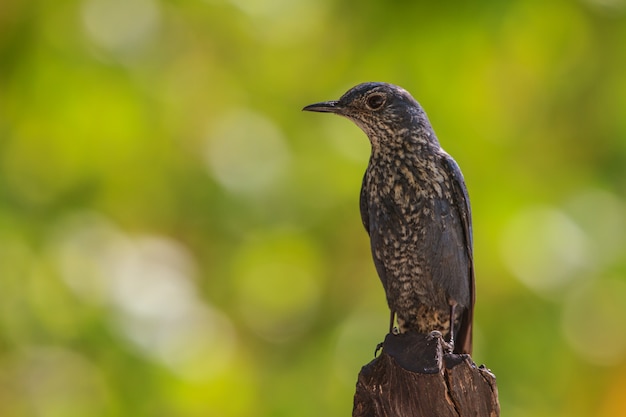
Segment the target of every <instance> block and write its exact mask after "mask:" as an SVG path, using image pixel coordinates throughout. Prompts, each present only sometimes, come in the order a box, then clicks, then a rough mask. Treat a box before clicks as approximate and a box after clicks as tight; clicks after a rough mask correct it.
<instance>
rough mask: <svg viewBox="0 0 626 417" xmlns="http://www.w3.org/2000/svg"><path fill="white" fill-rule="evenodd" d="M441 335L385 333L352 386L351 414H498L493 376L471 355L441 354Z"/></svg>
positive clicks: (427, 416)
mask: <svg viewBox="0 0 626 417" xmlns="http://www.w3.org/2000/svg"><path fill="white" fill-rule="evenodd" d="M442 342H443V341H442V339H441V336H440V335H424V334H421V333H415V332H409V333H403V334H398V335H394V334H388V335H387V337H386V338H385V342H384V343H383V347H382V353H381V354H380V356H378V357H377V358H375V359H374V360H373V361H372V362H370V363H369V364H367V365H365V366H364V367H363V368H362V369H361V372H360V373H359V377H358V380H357V384H356V393H355V394H354V408H353V410H352V416H353V417H448V416H449V417H465V416H477V417H498V416H499V415H500V405H499V403H498V388H497V386H496V378H495V376H494V375H493V374H492V373H491V371H489V370H488V369H487V368H485V367H484V366H482V365H481V366H480V367H477V366H476V364H474V362H473V361H472V358H471V357H470V356H469V355H457V354H448V353H446V354H444V353H443V351H444V350H443V346H442Z"/></svg>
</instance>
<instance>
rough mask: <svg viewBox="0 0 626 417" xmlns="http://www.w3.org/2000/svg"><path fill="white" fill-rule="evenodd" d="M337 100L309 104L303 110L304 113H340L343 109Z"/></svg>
mask: <svg viewBox="0 0 626 417" xmlns="http://www.w3.org/2000/svg"><path fill="white" fill-rule="evenodd" d="M338 103H339V102H338V101H337V100H333V101H322V102H321V103H315V104H309V105H308V106H306V107H305V108H303V109H302V110H304V111H316V112H319V113H339V112H340V111H341V109H342V107H341V106H339V104H338Z"/></svg>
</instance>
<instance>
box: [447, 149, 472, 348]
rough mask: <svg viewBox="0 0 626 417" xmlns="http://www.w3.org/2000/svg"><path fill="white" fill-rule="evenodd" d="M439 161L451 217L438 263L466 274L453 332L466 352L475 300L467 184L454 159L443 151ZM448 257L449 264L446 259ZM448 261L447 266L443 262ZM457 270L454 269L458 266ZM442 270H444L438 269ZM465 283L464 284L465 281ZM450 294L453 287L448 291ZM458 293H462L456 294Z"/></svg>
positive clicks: (456, 273) (448, 272)
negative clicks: (460, 311) (446, 180)
mask: <svg viewBox="0 0 626 417" xmlns="http://www.w3.org/2000/svg"><path fill="white" fill-rule="evenodd" d="M442 165H443V168H444V170H445V171H446V173H447V174H448V177H449V178H450V183H451V190H450V191H451V194H452V204H450V203H447V204H448V205H449V206H450V207H449V209H450V210H449V215H450V216H451V218H452V221H451V222H450V224H449V225H450V226H452V227H448V230H444V233H442V234H441V236H442V242H440V244H441V247H442V248H447V249H442V250H443V252H442V256H444V258H443V259H441V261H443V262H442V263H441V264H440V265H442V267H443V268H446V269H447V271H445V274H444V276H460V277H463V276H465V277H467V280H468V282H466V283H461V285H460V286H459V283H458V282H457V283H456V288H462V290H461V291H465V290H463V288H467V290H468V291H469V299H468V301H469V304H468V305H466V309H465V312H464V315H463V317H462V318H461V327H460V329H459V331H458V332H457V334H456V341H455V346H457V347H456V348H455V352H456V353H469V354H471V352H472V321H473V316H474V302H475V297H476V296H475V282H474V255H473V237H472V213H471V208H470V203H469V196H468V194H467V187H466V186H465V180H464V179H463V174H462V173H461V170H460V169H459V166H458V165H457V163H456V162H455V161H454V159H452V157H451V156H449V155H448V154H444V157H443V158H442ZM449 261H451V264H448V262H449ZM446 264H448V266H446ZM459 268H460V269H461V270H458V269H459ZM441 272H444V271H441ZM448 274H454V275H448ZM463 284H467V287H465V285H463ZM451 294H454V291H451ZM460 296H462V294H461V295H460Z"/></svg>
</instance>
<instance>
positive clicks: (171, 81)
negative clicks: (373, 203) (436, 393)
mask: <svg viewBox="0 0 626 417" xmlns="http://www.w3.org/2000/svg"><path fill="white" fill-rule="evenodd" d="M363 81H388V82H392V83H395V84H399V85H401V86H403V87H405V88H406V89H407V90H409V91H410V92H412V93H413V95H414V96H415V97H416V98H417V99H418V100H419V101H420V102H421V103H422V105H423V106H424V108H425V109H426V111H427V112H428V114H429V116H430V118H431V121H432V123H433V126H434V128H435V131H436V132H437V133H438V136H439V139H440V141H441V143H442V144H443V146H444V148H445V149H446V150H447V151H448V152H449V153H450V154H452V155H453V156H454V157H455V159H456V160H457V162H458V163H459V165H460V166H461V168H462V169H463V172H464V174H465V178H466V181H467V183H468V187H469V191H470V196H471V199H472V206H473V211H474V236H475V262H476V271H477V292H478V297H477V306H476V323H475V329H476V330H475V352H474V355H473V356H474V360H475V361H476V362H477V363H479V364H480V363H485V364H486V365H487V366H488V367H489V368H491V369H492V370H493V372H494V373H495V374H496V376H497V379H498V388H499V391H500V401H501V406H502V414H503V415H504V416H513V417H517V416H520V417H521V416H534V417H541V416H624V415H626V405H625V403H624V400H623V396H624V392H626V1H624V0H579V1H566V0H555V1H550V2H546V1H539V0H515V1H509V2H498V1H488V0H483V1H478V2H471V3H470V2H459V3H458V4H452V3H447V2H441V3H440V4H436V2H410V1H395V2H386V3H383V2H382V1H380V2H349V1H345V0H343V1H330V0H326V1H314V0H230V1H229V0H205V1H201V0H195V1H183V0H178V1H175V0H171V1H165V0H162V1H159V0H82V1H78V0H60V1H56V2H51V1H48V2H46V1H28V0H23V1H12V0H8V1H7V0H3V1H2V2H0V415H1V416H3V417H16V416H20V417H21V416H46V417H48V416H55V417H56V416H58V417H73V416H182V417H186V416H194V417H195V416H272V417H274V416H276V417H280V416H304V417H307V416H311V417H313V416H347V415H350V412H351V409H352V396H353V394H354V386H355V382H356V377H357V374H358V372H359V370H360V367H361V366H362V365H364V364H366V363H367V362H369V361H370V360H371V359H372V358H373V353H374V347H375V346H376V344H377V343H378V342H380V341H381V340H382V338H383V337H384V335H385V333H386V326H387V320H388V313H387V307H386V305H385V301H384V295H383V291H382V287H381V285H380V283H379V281H378V278H377V276H376V274H375V271H374V268H373V265H372V261H371V259H370V254H369V249H368V240H367V235H366V233H365V232H364V230H363V228H362V225H361V221H360V218H359V212H358V193H359V187H360V181H361V178H362V174H363V172H364V169H365V166H366V163H367V157H368V155H369V144H368V142H367V139H366V138H365V136H364V134H363V133H362V132H361V131H360V130H359V129H358V128H357V127H356V126H354V125H352V124H351V123H350V122H349V121H347V120H343V119H341V118H339V117H333V116H328V115H317V114H308V113H302V112H301V111H300V110H301V108H302V107H303V106H304V105H306V104H309V103H312V102H316V101H321V100H328V99H335V98H338V97H339V96H340V95H341V94H342V93H343V92H344V91H345V90H347V89H348V88H349V87H351V86H353V85H355V84H357V83H359V82H363Z"/></svg>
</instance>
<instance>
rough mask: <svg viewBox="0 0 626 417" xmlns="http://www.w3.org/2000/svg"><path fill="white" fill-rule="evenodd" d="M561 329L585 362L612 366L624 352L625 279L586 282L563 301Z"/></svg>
mask: <svg viewBox="0 0 626 417" xmlns="http://www.w3.org/2000/svg"><path fill="white" fill-rule="evenodd" d="M562 325H563V331H564V333H565V337H566V338H567V340H568V342H569V343H570V345H571V346H572V348H573V349H574V350H575V351H576V352H578V353H579V354H580V355H581V356H583V357H584V358H585V359H587V360H588V361H590V362H592V363H595V364H598V365H604V366H608V365H613V364H615V363H616V362H618V361H621V360H622V359H623V358H624V355H626V332H624V328H626V282H624V281H623V279H617V278H609V279H597V280H594V281H593V282H586V283H584V284H582V285H580V286H579V287H578V288H576V289H575V290H574V291H572V293H571V294H570V295H569V297H568V298H567V300H566V302H565V306H564V311H563V322H562Z"/></svg>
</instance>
